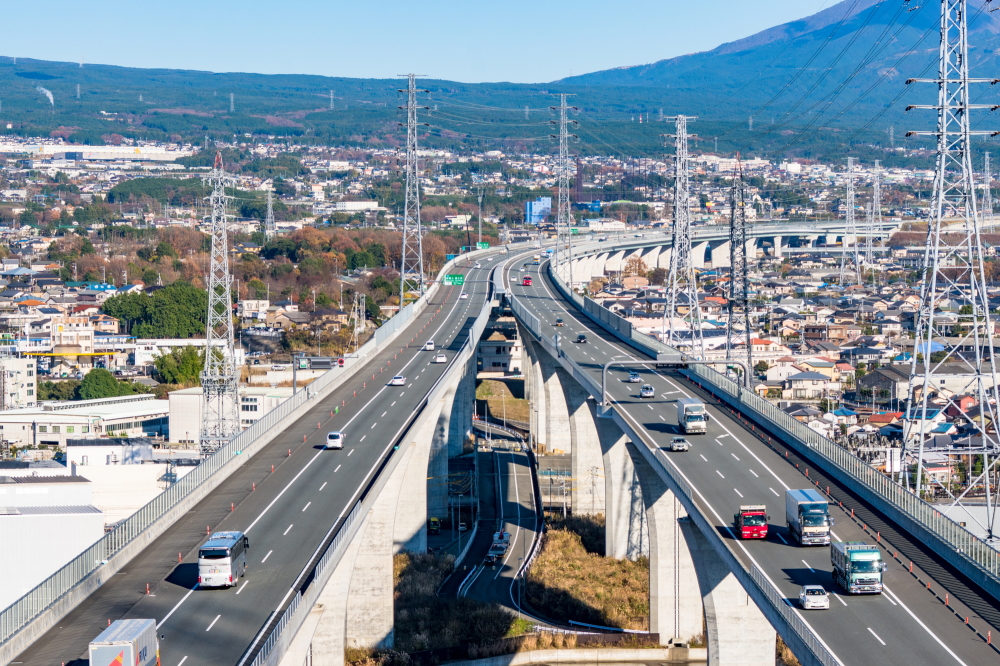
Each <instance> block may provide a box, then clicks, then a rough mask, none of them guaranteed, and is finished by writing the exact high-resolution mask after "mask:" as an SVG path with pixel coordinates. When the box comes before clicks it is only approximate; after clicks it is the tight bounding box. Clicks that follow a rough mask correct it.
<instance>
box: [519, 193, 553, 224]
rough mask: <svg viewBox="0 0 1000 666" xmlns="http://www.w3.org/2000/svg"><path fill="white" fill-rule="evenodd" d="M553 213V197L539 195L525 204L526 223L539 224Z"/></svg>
mask: <svg viewBox="0 0 1000 666" xmlns="http://www.w3.org/2000/svg"><path fill="white" fill-rule="evenodd" d="M551 214H552V197H538V198H537V199H535V200H534V201H529V202H527V203H525V204H524V223H525V224H534V225H536V226H537V225H539V224H542V223H544V222H545V221H546V220H548V218H549V215H551Z"/></svg>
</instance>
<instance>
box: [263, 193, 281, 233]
mask: <svg viewBox="0 0 1000 666" xmlns="http://www.w3.org/2000/svg"><path fill="white" fill-rule="evenodd" d="M277 233H278V228H277V226H275V224H274V196H273V195H272V193H271V190H268V191H267V215H266V216H265V217H264V237H265V238H266V239H267V240H271V239H272V238H274V236H275V234H277Z"/></svg>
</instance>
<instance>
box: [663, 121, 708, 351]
mask: <svg viewBox="0 0 1000 666" xmlns="http://www.w3.org/2000/svg"><path fill="white" fill-rule="evenodd" d="M667 120H668V121H670V120H672V121H673V122H674V125H675V127H676V134H672V135H667V136H671V137H673V139H674V151H675V154H674V223H673V234H672V237H673V239H672V248H671V257H670V271H669V273H668V275H667V294H666V296H667V300H666V304H665V308H664V310H663V319H664V328H665V330H666V331H667V343H668V344H671V345H674V346H687V347H688V348H689V349H690V350H691V353H692V354H694V355H695V356H697V357H698V358H702V357H703V356H704V353H705V344H704V339H703V336H702V329H701V308H700V307H699V304H698V282H697V277H696V275H695V272H694V262H693V261H692V257H691V201H690V184H689V181H688V132H687V124H688V121H692V120H695V118H694V117H691V116H674V117H672V118H667ZM684 308H686V310H685V312H684V313H683V314H682V313H681V310H682V309H684ZM680 321H682V322H684V324H685V325H686V329H687V331H688V332H689V335H690V337H689V338H688V339H686V340H685V339H683V338H682V336H680V329H679V327H678V322H680Z"/></svg>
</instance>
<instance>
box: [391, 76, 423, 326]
mask: <svg viewBox="0 0 1000 666" xmlns="http://www.w3.org/2000/svg"><path fill="white" fill-rule="evenodd" d="M406 78H407V81H408V82H409V85H407V87H406V88H405V89H401V90H399V92H401V93H406V106H405V107H404V106H401V107H399V108H400V109H406V200H405V206H404V209H403V252H402V258H401V259H400V262H399V307H400V308H402V307H403V305H405V297H406V283H407V278H408V277H409V278H410V279H411V280H415V281H416V291H417V293H418V294H423V293H424V241H423V229H422V228H421V226H420V169H419V167H418V165H417V109H418V108H421V109H426V108H427V107H426V106H422V107H420V106H417V93H418V92H424V93H426V92H430V91H429V90H417V75H416V74H407V75H406ZM400 124H402V123H400ZM425 124H426V123H425Z"/></svg>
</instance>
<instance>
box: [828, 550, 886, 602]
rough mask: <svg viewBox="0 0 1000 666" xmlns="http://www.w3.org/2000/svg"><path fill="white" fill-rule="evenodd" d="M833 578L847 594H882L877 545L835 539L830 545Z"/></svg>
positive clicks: (883, 563) (880, 562)
mask: <svg viewBox="0 0 1000 666" xmlns="http://www.w3.org/2000/svg"><path fill="white" fill-rule="evenodd" d="M830 563H831V564H832V565H833V579H834V580H835V581H837V584H839V585H840V586H841V587H842V588H844V591H845V592H847V593H848V594H882V572H883V571H885V570H886V568H887V567H888V565H887V564H886V563H885V562H883V561H882V551H881V550H879V547H878V546H873V545H871V544H867V543H864V542H863V541H836V542H834V543H833V544H832V545H831V546H830Z"/></svg>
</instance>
